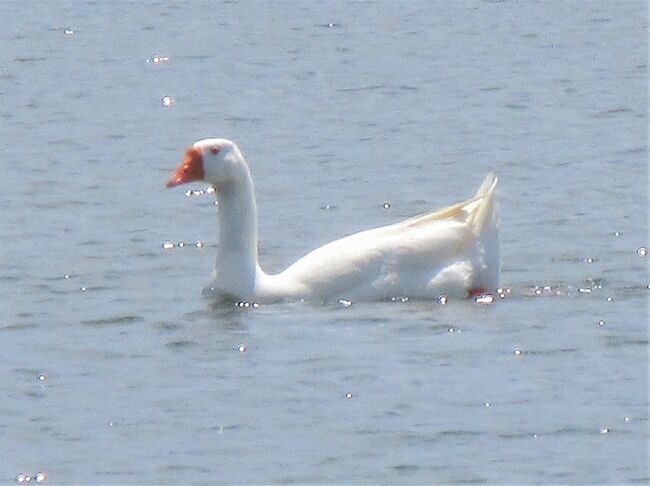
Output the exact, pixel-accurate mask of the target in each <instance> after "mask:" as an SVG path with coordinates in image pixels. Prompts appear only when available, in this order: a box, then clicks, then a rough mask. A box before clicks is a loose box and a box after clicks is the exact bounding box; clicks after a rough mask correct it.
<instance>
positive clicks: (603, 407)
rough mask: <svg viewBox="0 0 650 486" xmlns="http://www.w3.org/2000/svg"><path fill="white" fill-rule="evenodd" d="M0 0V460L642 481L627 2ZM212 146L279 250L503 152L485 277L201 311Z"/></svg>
mask: <svg viewBox="0 0 650 486" xmlns="http://www.w3.org/2000/svg"><path fill="white" fill-rule="evenodd" d="M0 14H1V16H2V18H3V19H4V20H3V29H2V30H1V31H0V38H1V40H2V46H3V48H2V50H1V51H0V60H1V61H2V62H1V64H0V66H1V68H0V100H1V103H0V120H1V124H0V140H1V142H2V180H1V183H0V184H1V186H0V187H1V189H2V190H1V194H0V218H1V219H0V227H1V228H2V243H1V247H0V248H1V253H0V258H1V260H0V292H1V297H0V299H1V301H0V302H1V309H0V349H1V353H0V391H1V394H0V397H1V398H0V417H1V418H0V483H2V484H7V483H13V482H14V481H25V480H26V479H27V476H29V478H30V479H31V480H32V482H36V480H37V479H38V480H39V481H41V482H47V483H49V484H134V483H148V484H181V483H183V484H213V483H219V484H251V483H253V484H254V483H305V484H307V483H319V484H323V483H335V484H355V483H364V484H369V483H386V484H399V483H401V484H431V483H457V482H487V483H496V484H502V483H503V484H505V483H508V484H521V483H643V484H647V482H648V481H649V480H650V474H649V473H648V439H649V434H648V405H649V404H648V296H649V294H650V291H649V290H648V285H650V278H649V277H648V261H649V260H650V258H649V257H648V256H645V253H644V250H643V249H642V248H647V247H648V240H649V239H648V219H647V218H648V162H647V160H648V159H647V156H648V144H647V129H648V94H647V93H648V88H647V86H648V85H647V82H648V65H647V59H648V41H647V38H648V37H647V36H648V24H647V3H646V2H643V1H624V2H610V1H602V2H599V1H592V2H582V1H564V2H533V1H525V2H511V1H503V2H499V1H474V2H461V1H459V2H415V1H413V2H399V3H398V2H376V3H375V2H370V3H366V2H318V3H317V2H222V3H218V2H198V1H196V2H185V3H180V2H162V1H161V2H126V1H124V2H90V1H89V2H80V1H79V2H39V3H36V2H1V3H0ZM156 56H157V57H156ZM154 57H156V58H155V59H154ZM166 96H168V97H169V98H165V100H166V101H167V102H166V103H164V102H163V98H164V97H166ZM166 105H168V106H166ZM205 137H226V138H231V139H233V140H235V141H236V142H237V143H238V144H239V145H240V146H241V147H242V150H243V151H244V152H245V153H246V155H247V157H248V158H249V160H250V161H251V164H252V166H253V176H254V179H255V183H256V191H257V197H258V205H259V219H260V245H261V260H262V264H263V266H265V268H266V269H267V270H270V271H274V270H280V269H281V268H282V267H283V266H286V265H288V264H289V263H291V262H292V261H294V260H295V259H297V258H298V257H300V256H301V255H302V254H304V253H306V252H307V251H309V250H311V249H312V248H314V247H317V246H319V245H320V244H323V243H325V242H327V241H329V240H331V239H334V238H337V237H340V236H343V235H345V234H348V233H351V232H354V231H357V230H360V229H365V228H370V227H373V226H377V225H381V224H387V223H390V222H395V221H398V220H400V219H401V218H403V217H406V216H409V215H412V214H416V213H419V212H422V211H425V210H428V209H432V208H436V207H441V206H445V205H448V204H451V203H454V202H457V201H459V200H461V199H463V198H465V197H467V196H469V195H471V194H473V192H474V191H475V190H476V188H477V187H478V185H479V184H480V182H481V180H482V179H483V177H484V176H485V175H486V173H488V172H489V171H494V172H496V173H497V174H498V175H499V176H500V179H501V183H500V184H501V185H500V196H499V199H500V207H501V231H502V235H501V249H502V274H501V280H502V287H503V288H504V298H503V299H499V298H497V301H496V302H495V303H494V304H491V305H487V304H478V303H475V302H473V301H464V302H463V301H450V302H449V303H447V304H446V305H441V304H439V303H438V302H422V301H419V302H415V301H404V302H403V301H402V299H398V300H397V301H396V302H380V303H360V302H352V305H345V304H335V305H315V304H306V303H294V304H279V305H267V306H261V307H259V308H252V307H248V308H243V307H237V306H234V305H233V306H223V307H219V308H213V307H211V306H210V305H209V302H208V301H206V300H205V299H204V298H203V297H202V296H201V288H202V287H203V286H204V285H205V284H207V283H208V279H209V275H210V272H211V266H212V261H213V256H214V253H215V250H216V248H215V245H216V241H217V234H218V233H217V231H218V228H217V227H216V217H215V211H216V208H215V206H214V203H213V199H212V195H210V194H203V195H200V194H194V195H190V196H186V194H185V192H184V190H185V189H195V190H200V189H205V187H203V186H201V185H195V186H184V187H183V188H182V189H175V190H166V189H165V188H164V183H165V181H166V180H167V177H168V176H169V174H170V172H171V171H172V169H173V168H175V167H176V166H177V165H178V164H179V162H180V161H181V159H182V156H183V153H184V149H185V148H186V147H187V146H188V145H190V144H191V143H193V142H194V141H195V140H197V139H201V138H205ZM386 202H388V203H389V205H390V207H389V208H387V209H385V208H384V207H383V205H384V203H386ZM166 242H168V243H172V244H173V247H172V248H169V249H165V248H163V246H164V244H165V243H166ZM197 242H200V244H199V245H196V243H197ZM179 243H184V245H182V246H180V245H178V244H179ZM168 246H170V245H168ZM506 289H509V292H508V291H507V290H506ZM39 472H40V473H43V474H44V476H38V477H37V476H36V474H37V473H39Z"/></svg>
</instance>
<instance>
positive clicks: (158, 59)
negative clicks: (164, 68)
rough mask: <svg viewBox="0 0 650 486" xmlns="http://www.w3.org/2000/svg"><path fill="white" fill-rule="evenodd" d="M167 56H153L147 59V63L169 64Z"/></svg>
mask: <svg viewBox="0 0 650 486" xmlns="http://www.w3.org/2000/svg"><path fill="white" fill-rule="evenodd" d="M169 60H170V59H169V56H153V57H152V58H151V59H147V62H152V63H154V64H162V63H165V62H169Z"/></svg>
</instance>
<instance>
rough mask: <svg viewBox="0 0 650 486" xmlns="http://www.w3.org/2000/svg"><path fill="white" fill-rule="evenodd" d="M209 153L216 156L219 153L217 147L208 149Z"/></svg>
mask: <svg viewBox="0 0 650 486" xmlns="http://www.w3.org/2000/svg"><path fill="white" fill-rule="evenodd" d="M210 152H212V153H213V154H214V155H217V154H218V153H219V147H210Z"/></svg>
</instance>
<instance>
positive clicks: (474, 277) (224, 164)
mask: <svg viewBox="0 0 650 486" xmlns="http://www.w3.org/2000/svg"><path fill="white" fill-rule="evenodd" d="M198 180H205V181H207V182H208V183H210V184H211V185H212V186H214V188H215V193H216V196H217V199H218V201H219V213H218V214H219V224H220V231H219V249H218V252H217V257H216V262H215V270H214V273H213V281H212V284H211V286H212V288H213V289H214V291H215V293H216V295H218V296H221V297H223V298H227V299H234V300H239V299H246V300H254V301H256V302H272V301H279V300H296V299H306V300H321V301H325V300H331V299H337V298H346V299H347V298H349V299H356V300H382V299H388V298H391V297H394V296H408V297H412V298H426V299H435V298H436V297H437V296H438V295H441V294H445V295H448V296H455V297H468V296H471V295H474V294H479V293H482V292H486V291H487V292H491V291H494V290H495V289H496V287H497V285H498V276H499V243H498V222H497V219H498V218H497V214H496V209H495V200H494V199H495V188H496V186H497V178H496V177H495V176H494V175H489V176H488V177H487V178H486V179H485V181H483V184H481V187H480V188H479V190H478V192H477V193H476V195H475V196H474V197H472V198H470V199H467V200H466V201H463V202H460V203H458V204H454V205H452V206H449V207H447V208H444V209H440V210H438V211H432V212H428V213H425V214H421V215H419V216H415V217H412V218H409V219H406V220H404V221H401V222H399V223H396V224H392V225H388V226H382V227H379V228H374V229H370V230H366V231H361V232H359V233H355V234H352V235H350V236H346V237H344V238H341V239H339V240H335V241H332V242H330V243H328V244H326V245H324V246H321V247H320V248H317V249H315V250H313V251H312V252H310V253H308V254H307V255H305V256H304V257H302V258H301V259H299V260H298V261H297V262H295V263H294V264H292V265H291V266H289V267H288V268H287V269H286V270H284V271H283V272H280V273H278V274H275V275H269V274H267V273H265V272H264V270H262V269H261V268H260V266H259V263H258V255H257V210H256V204H255V195H254V191H253V181H252V179H251V175H250V171H249V168H248V164H247V163H246V160H245V159H244V157H243V155H242V154H241V152H240V151H239V148H238V147H237V146H236V145H235V144H234V143H233V142H231V141H229V140H225V139H218V138H217V139H206V140H201V141H198V142H196V143H195V144H194V145H193V146H192V147H190V148H189V149H188V150H187V154H186V156H185V160H184V162H183V164H182V165H181V166H180V167H179V168H178V169H177V170H176V172H175V173H174V174H173V176H172V177H171V178H170V179H169V181H168V182H167V187H174V186H177V185H179V184H184V183H186V182H192V181H198Z"/></svg>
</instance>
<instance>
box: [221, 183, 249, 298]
mask: <svg viewBox="0 0 650 486" xmlns="http://www.w3.org/2000/svg"><path fill="white" fill-rule="evenodd" d="M217 198H218V200H219V249H218V251H217V259H216V262H215V270H216V280H217V282H223V283H227V285H228V289H227V290H229V291H233V292H234V293H237V294H239V295H240V296H245V295H247V294H250V293H252V291H253V287H254V284H255V274H256V270H257V207H256V204H255V193H254V190H253V182H252V180H251V177H250V174H249V173H248V172H247V173H246V174H244V176H243V177H242V178H241V180H238V181H237V182H233V183H230V184H226V185H224V186H223V187H219V188H218V189H217ZM224 290H226V289H224Z"/></svg>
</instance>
